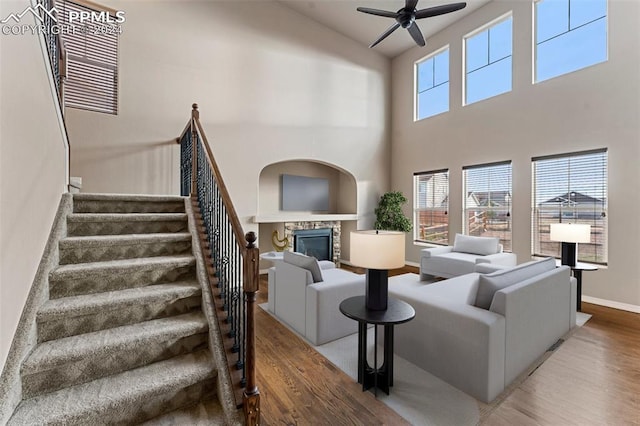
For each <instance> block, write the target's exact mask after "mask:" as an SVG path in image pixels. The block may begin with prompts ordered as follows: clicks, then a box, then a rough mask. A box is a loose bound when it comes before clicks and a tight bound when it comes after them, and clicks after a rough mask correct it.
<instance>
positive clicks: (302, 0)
mask: <svg viewBox="0 0 640 426" xmlns="http://www.w3.org/2000/svg"><path fill="white" fill-rule="evenodd" d="M278 1H279V2H280V3H282V4H284V5H286V6H288V7H290V8H291V9H294V10H296V11H298V12H299V13H301V14H303V15H305V16H308V17H309V18H311V19H313V20H314V21H317V22H319V23H321V24H323V25H326V26H327V27H329V28H331V29H333V30H335V31H337V32H339V33H341V34H343V35H345V36H347V37H349V38H352V39H354V40H356V41H358V42H360V43H362V44H363V45H365V46H369V45H370V44H371V43H372V42H373V41H374V40H376V39H377V38H378V37H379V36H380V34H382V33H383V32H384V31H385V30H386V29H387V28H389V26H391V25H392V24H393V23H394V20H393V19H392V18H383V17H379V16H374V15H368V14H364V13H361V12H358V11H356V7H359V6H363V7H369V8H374V9H383V10H390V11H397V10H399V9H401V8H402V7H404V0H278ZM458 1H460V0H420V1H419V2H418V7H417V9H418V10H420V9H426V8H429V7H433V6H440V5H443V4H448V3H457V2H458ZM489 1H491V0H466V3H467V7H465V8H464V9H462V10H459V11H457V12H453V13H449V14H447V15H441V16H436V17H433V18H425V19H420V20H418V21H416V22H418V26H419V27H420V30H421V31H422V34H423V35H424V38H425V40H427V45H428V44H429V37H430V36H432V35H433V34H435V33H437V32H438V31H440V30H442V29H443V28H445V27H447V26H449V25H451V24H453V23H454V22H456V21H457V20H459V19H461V18H462V17H463V16H465V15H468V14H469V13H471V12H473V11H474V10H476V9H478V8H479V7H480V6H483V5H484V4H486V3H488V2H489ZM414 46H416V44H415V42H414V41H413V39H412V38H411V36H410V35H409V33H408V32H407V31H406V30H404V29H402V28H398V29H397V30H396V31H395V32H394V33H393V34H391V35H390V36H389V37H387V38H386V39H385V40H384V41H382V42H381V43H380V44H379V45H377V46H375V47H374V49H375V50H377V51H378V52H380V53H382V54H383V55H385V56H388V57H390V58H393V57H395V56H397V55H399V54H401V53H402V52H404V51H405V50H407V49H410V48H412V47H414Z"/></svg>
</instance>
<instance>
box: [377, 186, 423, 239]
mask: <svg viewBox="0 0 640 426" xmlns="http://www.w3.org/2000/svg"><path fill="white" fill-rule="evenodd" d="M406 202H407V198H406V197H405V196H404V195H403V194H402V192H400V191H390V192H387V193H386V194H384V195H382V197H380V202H379V203H378V207H376V209H375V213H376V223H375V225H374V228H375V229H381V230H382V229H384V230H386V231H402V232H409V231H411V229H412V228H413V226H412V225H411V221H410V220H409V219H408V218H407V217H406V216H405V215H404V213H403V212H402V205H403V204H405V203H406Z"/></svg>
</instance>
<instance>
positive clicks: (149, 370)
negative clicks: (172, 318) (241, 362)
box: [8, 350, 217, 426]
mask: <svg viewBox="0 0 640 426" xmlns="http://www.w3.org/2000/svg"><path fill="white" fill-rule="evenodd" d="M216 376H217V373H216V371H215V368H214V365H213V361H212V358H211V355H210V353H209V351H208V350H203V351H199V352H195V353H191V354H187V355H181V356H177V357H173V358H170V359H168V360H165V361H161V362H157V363H154V364H151V365H148V366H145V367H141V368H137V369H134V370H130V371H126V372H123V373H119V374H116V375H113V376H109V377H104V378H102V379H98V380H94V381H92V382H89V383H84V384H82V385H76V386H72V387H69V388H65V389H61V390H59V391H56V392H53V393H49V394H45V395H41V396H38V397H34V398H30V399H27V400H24V401H22V403H20V405H19V406H18V407H17V409H16V411H15V412H14V415H13V417H11V419H10V420H9V422H8V425H10V426H14V425H34V424H60V425H63V424H64V425H75V424H85V425H88V424H107V423H108V424H132V423H136V422H142V421H145V420H148V419H151V418H154V417H157V416H159V415H162V414H164V413H166V412H169V411H172V410H176V409H180V408H183V407H187V406H190V405H192V404H195V403H197V402H199V401H201V400H202V399H203V398H204V399H210V398H212V397H214V396H215V384H214V383H215V377H216ZM211 386H213V389H211Z"/></svg>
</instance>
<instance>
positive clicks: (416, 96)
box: [413, 44, 451, 122]
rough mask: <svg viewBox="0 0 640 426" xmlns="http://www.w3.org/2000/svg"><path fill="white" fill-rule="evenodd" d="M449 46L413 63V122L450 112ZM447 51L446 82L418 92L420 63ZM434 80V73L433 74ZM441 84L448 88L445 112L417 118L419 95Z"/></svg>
mask: <svg viewBox="0 0 640 426" xmlns="http://www.w3.org/2000/svg"><path fill="white" fill-rule="evenodd" d="M449 47H450V46H449V44H447V45H445V46H442V47H441V48H439V49H437V50H435V51H433V52H431V53H430V54H428V55H427V56H425V57H423V58H420V59H418V60H417V61H415V62H414V63H413V97H414V100H413V121H414V122H417V121H422V120H425V119H427V118H431V117H435V116H436V115H440V114H444V113H445V112H449V111H450V110H451V50H450V49H449ZM446 51H448V52H449V63H448V64H447V81H446V82H443V83H440V84H438V85H433V86H432V87H430V88H429V89H426V90H423V91H422V92H418V90H419V84H418V68H419V66H420V64H421V63H423V62H426V61H428V60H429V59H434V60H435V57H436V56H438V55H440V54H442V53H444V52H446ZM434 80H435V73H434ZM443 84H448V85H449V87H448V88H447V89H448V90H447V109H446V110H445V111H441V112H438V113H436V114H433V115H427V116H425V117H418V113H419V111H420V108H419V105H418V102H419V99H420V94H421V93H424V92H426V91H428V90H432V89H434V88H436V87H438V86H441V85H443Z"/></svg>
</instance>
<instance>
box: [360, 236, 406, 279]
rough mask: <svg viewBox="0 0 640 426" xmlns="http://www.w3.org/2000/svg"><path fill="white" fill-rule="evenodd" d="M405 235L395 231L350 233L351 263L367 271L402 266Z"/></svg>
mask: <svg viewBox="0 0 640 426" xmlns="http://www.w3.org/2000/svg"><path fill="white" fill-rule="evenodd" d="M404 244H405V233H404V232H397V231H352V232H351V263H352V264H353V265H355V266H360V267H362V268H367V269H380V270H385V269H394V268H401V267H403V266H404Z"/></svg>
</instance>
